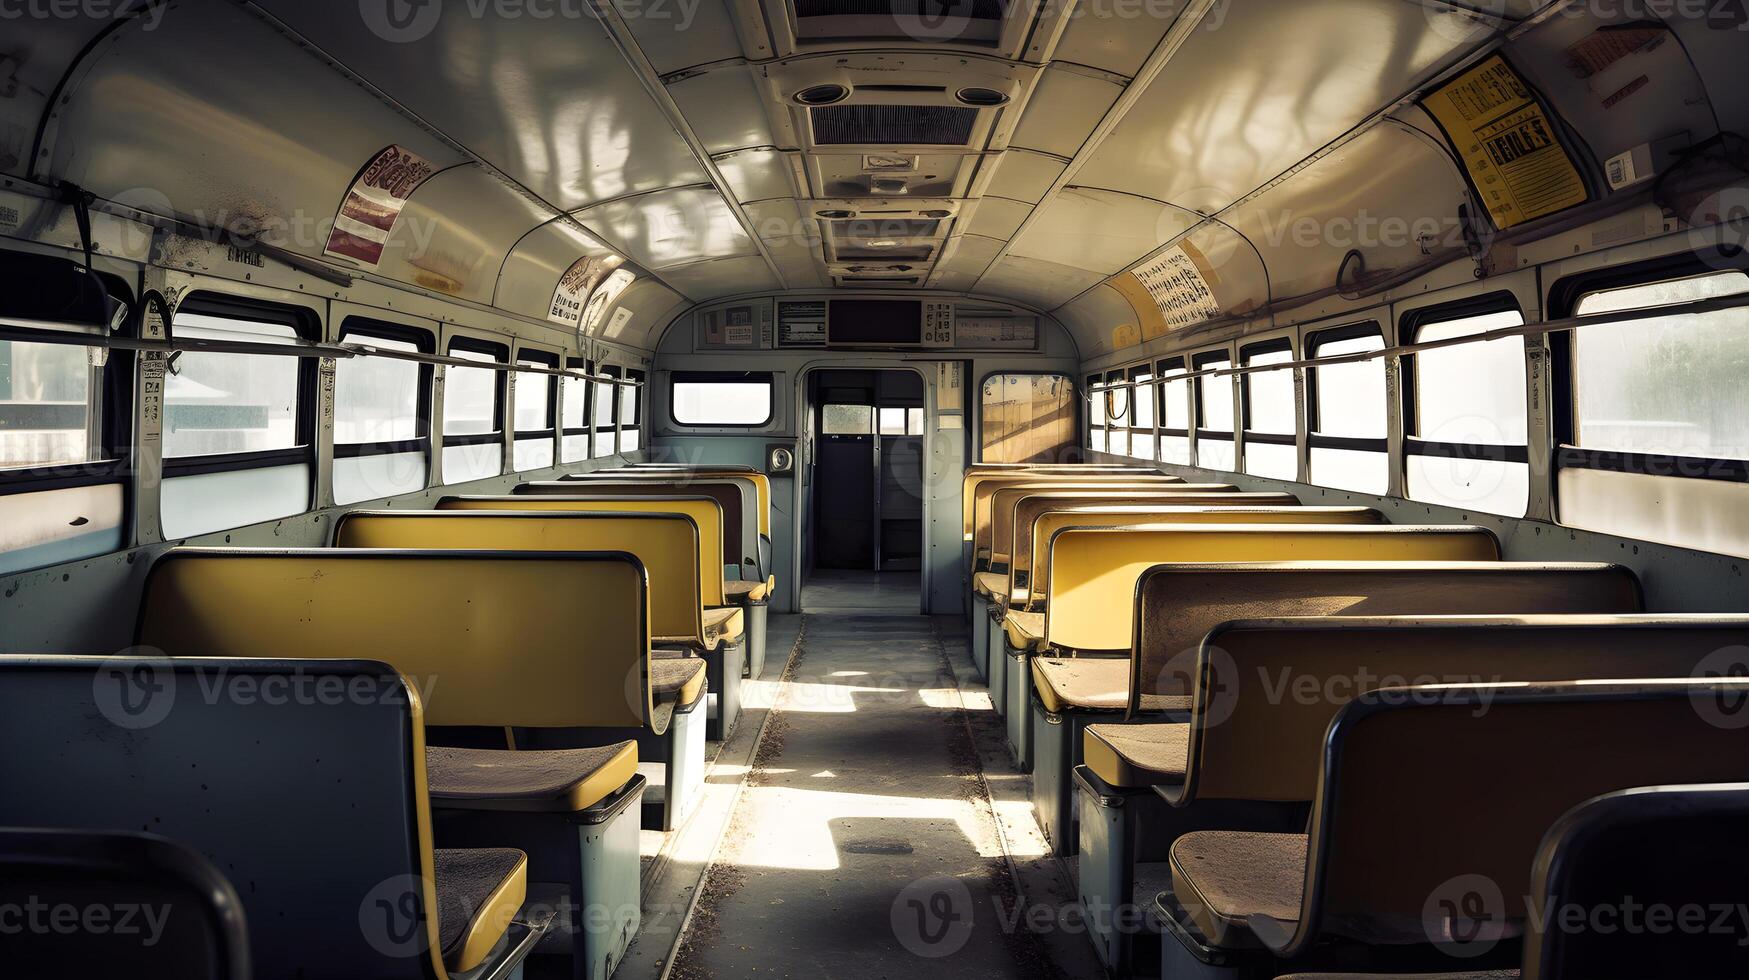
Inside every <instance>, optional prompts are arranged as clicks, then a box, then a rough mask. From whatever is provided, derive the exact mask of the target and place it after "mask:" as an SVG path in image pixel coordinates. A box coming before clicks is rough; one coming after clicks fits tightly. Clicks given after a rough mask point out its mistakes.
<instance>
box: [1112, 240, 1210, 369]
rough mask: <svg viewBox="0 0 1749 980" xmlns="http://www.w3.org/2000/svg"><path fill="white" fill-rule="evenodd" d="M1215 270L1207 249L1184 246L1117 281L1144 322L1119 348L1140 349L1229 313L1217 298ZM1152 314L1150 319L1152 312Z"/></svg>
mask: <svg viewBox="0 0 1749 980" xmlns="http://www.w3.org/2000/svg"><path fill="white" fill-rule="evenodd" d="M1215 281H1217V277H1216V276H1215V273H1214V269H1213V268H1212V267H1210V265H1209V263H1208V260H1207V259H1206V258H1204V257H1203V254H1202V252H1201V250H1199V249H1198V248H1197V247H1196V246H1195V245H1192V244H1191V243H1190V242H1180V243H1178V244H1177V245H1174V246H1172V247H1171V248H1169V249H1167V250H1166V251H1164V252H1162V253H1160V254H1159V255H1158V256H1156V257H1155V258H1153V259H1150V260H1149V261H1147V262H1144V263H1142V264H1141V265H1139V266H1136V267H1135V268H1134V269H1131V270H1130V271H1129V272H1126V273H1124V274H1122V275H1120V276H1117V277H1115V278H1114V279H1113V280H1112V285H1114V286H1115V287H1116V288H1117V290H1118V292H1120V293H1123V294H1124V297H1125V298H1126V299H1128V300H1129V301H1130V306H1131V308H1133V309H1135V310H1136V312H1137V315H1138V317H1139V318H1140V320H1141V323H1140V324H1139V325H1137V326H1136V327H1133V328H1132V329H1134V330H1135V331H1136V333H1135V334H1134V335H1133V336H1130V335H1126V336H1125V337H1124V338H1123V340H1122V342H1118V340H1117V338H1116V337H1114V338H1113V340H1114V343H1117V344H1118V346H1134V345H1136V344H1139V343H1141V342H1142V341H1144V340H1153V339H1154V338H1155V337H1158V336H1162V335H1164V334H1166V333H1168V332H1170V331H1173V330H1182V329H1184V328H1185V327H1193V326H1196V325H1197V324H1199V323H1203V322H1205V321H1208V320H1218V319H1220V318H1221V317H1223V316H1225V315H1226V312H1227V311H1226V310H1224V309H1222V308H1221V304H1220V303H1219V302H1218V301H1217V300H1216V299H1215V291H1214V287H1213V285H1211V284H1212V283H1213V282H1215ZM1150 310H1151V311H1152V314H1154V315H1149V314H1148V312H1147V311H1150Z"/></svg>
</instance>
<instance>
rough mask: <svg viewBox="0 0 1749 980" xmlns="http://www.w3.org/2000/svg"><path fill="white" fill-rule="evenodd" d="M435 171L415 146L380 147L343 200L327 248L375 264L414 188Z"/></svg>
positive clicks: (338, 255)
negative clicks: (408, 148) (415, 149)
mask: <svg viewBox="0 0 1749 980" xmlns="http://www.w3.org/2000/svg"><path fill="white" fill-rule="evenodd" d="M435 173H437V166H436V165H435V164H433V163H432V162H431V161H429V160H427V159H425V158H424V157H422V156H420V155H419V154H417V153H414V152H413V151H411V150H406V149H402V148H401V147H399V146H390V147H388V148H386V149H384V150H383V151H382V152H381V153H378V154H377V155H376V156H375V157H373V158H372V159H371V161H370V163H367V164H365V167H364V169H363V170H361V171H359V174H358V176H357V177H356V178H354V179H353V181H352V188H351V189H350V190H348V191H347V192H346V199H345V200H344V201H341V202H340V212H339V213H338V214H336V215H335V216H334V230H333V232H331V233H330V234H329V236H328V248H327V250H326V252H325V254H327V255H333V256H337V257H339V258H343V259H352V260H353V261H355V262H362V263H364V264H365V265H368V266H373V267H374V266H376V265H377V264H378V263H380V262H382V260H383V248H384V246H386V245H387V244H388V241H389V233H390V232H391V231H393V230H394V228H395V222H396V221H398V220H400V217H401V212H402V211H404V210H405V209H406V207H407V202H408V201H409V200H410V199H412V197H413V192H414V191H416V190H418V189H419V187H420V185H421V184H424V183H425V182H426V181H427V180H430V179H431V177H432V175H433V174H435Z"/></svg>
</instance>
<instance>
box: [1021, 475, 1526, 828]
mask: <svg viewBox="0 0 1749 980" xmlns="http://www.w3.org/2000/svg"><path fill="white" fill-rule="evenodd" d="M1303 509H1304V508H1294V507H1287V508H1281V509H1280V510H1279V511H1277V512H1276V513H1277V516H1285V515H1292V514H1295V513H1297V512H1299V511H1302V510H1303ZM1352 516H1353V517H1355V518H1361V519H1364V515H1363V514H1356V515H1352ZM1049 520H1050V517H1048V516H1047V517H1046V518H1041V523H1042V522H1047V521H1049ZM1499 547H1500V546H1499V542H1498V540H1496V539H1495V537H1494V535H1493V534H1492V533H1490V532H1489V531H1486V530H1484V529H1482V528H1477V527H1465V526H1461V525H1453V526H1441V527H1422V526H1415V525H1404V526H1393V525H1367V524H1349V525H1342V524H1285V525H1284V524H1273V525H1272V524H1257V523H1249V524H1207V525H1201V526H1198V525H1189V524H1150V525H1144V526H1141V527H1126V526H1121V525H1119V526H1103V525H1102V526H1085V527H1083V526H1070V527H1063V528H1061V529H1059V530H1056V531H1054V532H1052V533H1051V537H1050V538H1049V539H1048V544H1047V545H1045V546H1043V547H1041V548H1040V549H1039V550H1038V551H1037V552H1036V554H1038V555H1039V556H1040V560H1041V562H1042V564H1043V565H1044V566H1046V567H1048V568H1049V579H1048V587H1049V588H1050V590H1051V597H1050V601H1048V602H1046V603H1045V610H1044V616H1045V622H1044V646H1045V652H1047V653H1049V654H1050V655H1052V656H1056V657H1062V658H1068V657H1082V656H1087V655H1089V654H1094V655H1098V654H1108V655H1109V654H1113V653H1117V652H1120V651H1124V652H1127V651H1128V650H1129V648H1130V645H1131V643H1132V642H1133V636H1132V634H1133V632H1134V628H1135V627H1134V624H1135V618H1136V608H1135V595H1136V585H1137V583H1138V582H1139V581H1140V579H1141V576H1142V574H1143V573H1144V572H1146V571H1147V570H1148V569H1149V568H1151V567H1153V566H1154V565H1156V564H1160V563H1162V562H1172V561H1280V560H1292V559H1307V560H1339V559H1372V560H1377V561H1396V560H1403V561H1413V560H1446V561H1486V560H1494V559H1497V558H1499V556H1500V552H1499ZM1010 615H1012V613H1011V614H1010ZM1035 655H1036V654H1035ZM1009 660H1010V663H1009V667H1010V668H1013V669H1012V670H1011V671H1010V674H1011V676H1009V677H1008V678H1007V684H1006V687H1007V701H1008V718H1007V721H1008V730H1009V737H1010V738H1011V739H1012V740H1013V744H1014V745H1016V746H1018V745H1029V746H1030V747H1031V751H1030V756H1031V759H1030V761H1031V762H1032V771H1033V779H1032V800H1033V805H1034V807H1035V809H1037V811H1038V812H1039V815H1040V822H1041V824H1042V825H1043V827H1044V830H1045V833H1046V836H1047V837H1048V838H1049V839H1050V841H1051V844H1052V846H1053V847H1054V848H1055V849H1056V851H1057V853H1059V854H1072V853H1074V850H1075V847H1076V837H1075V813H1074V802H1075V797H1074V792H1073V789H1074V783H1073V779H1074V775H1073V773H1074V768H1075V766H1076V765H1078V764H1079V763H1080V755H1081V749H1082V736H1081V732H1082V729H1084V728H1085V727H1086V726H1087V724H1089V723H1090V722H1092V721H1097V720H1100V719H1102V718H1104V717H1106V716H1108V715H1109V714H1111V712H1109V711H1093V710H1084V709H1078V708H1076V707H1074V705H1075V703H1076V702H1077V701H1078V700H1079V698H1080V697H1081V695H1082V692H1081V691H1077V690H1076V688H1077V686H1078V685H1079V681H1078V679H1076V678H1070V677H1059V676H1055V675H1053V677H1052V683H1053V685H1054V686H1055V689H1056V691H1057V693H1058V695H1059V696H1060V697H1061V699H1062V701H1063V702H1064V704H1065V705H1067V706H1068V707H1066V708H1065V709H1064V710H1062V711H1058V712H1051V711H1046V710H1045V709H1044V707H1043V706H1042V705H1041V704H1038V703H1036V701H1035V699H1034V697H1033V683H1032V681H1033V672H1032V671H1031V670H1030V669H1028V668H1027V667H1026V663H1025V661H1024V660H1017V659H1016V658H1014V657H1009ZM1104 667H1105V669H1106V670H1107V671H1108V674H1107V676H1108V677H1109V676H1110V674H1109V672H1111V671H1114V670H1116V669H1117V668H1115V667H1114V666H1113V665H1111V664H1107V665H1104ZM1096 669H1097V668H1096ZM1087 676H1088V677H1089V678H1091V677H1093V676H1094V675H1092V674H1088V675H1087ZM1126 687H1127V681H1126ZM1094 690H1095V691H1097V687H1095V689H1094ZM1127 700H1128V699H1127V696H1126V697H1125V699H1124V702H1123V703H1120V704H1119V705H1118V707H1117V709H1116V710H1117V711H1124V710H1126V709H1127Z"/></svg>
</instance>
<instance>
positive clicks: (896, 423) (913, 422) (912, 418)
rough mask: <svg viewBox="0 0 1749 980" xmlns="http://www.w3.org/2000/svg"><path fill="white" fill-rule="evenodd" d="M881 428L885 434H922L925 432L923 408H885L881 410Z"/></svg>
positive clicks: (882, 433) (881, 432)
mask: <svg viewBox="0 0 1749 980" xmlns="http://www.w3.org/2000/svg"><path fill="white" fill-rule="evenodd" d="M880 430H881V431H880V434H881V435H883V436H920V435H922V434H923V409H921V408H883V409H881V410H880Z"/></svg>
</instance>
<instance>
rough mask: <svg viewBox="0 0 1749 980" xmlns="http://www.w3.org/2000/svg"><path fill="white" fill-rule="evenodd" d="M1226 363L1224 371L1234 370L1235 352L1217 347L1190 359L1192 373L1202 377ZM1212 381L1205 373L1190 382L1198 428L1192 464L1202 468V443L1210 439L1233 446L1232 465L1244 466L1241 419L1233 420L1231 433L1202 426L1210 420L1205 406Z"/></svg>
mask: <svg viewBox="0 0 1749 980" xmlns="http://www.w3.org/2000/svg"><path fill="white" fill-rule="evenodd" d="M1223 361H1224V362H1226V365H1227V367H1226V368H1225V370H1232V368H1233V365H1234V361H1233V351H1232V349H1231V348H1228V347H1218V348H1215V349H1213V350H1205V351H1203V352H1202V353H1200V354H1193V355H1191V358H1190V364H1191V370H1190V373H1191V374H1201V372H1203V371H1208V370H1211V368H1210V367H1209V365H1210V364H1215V363H1217V362H1223ZM1212 370H1216V371H1218V370H1222V369H1221V368H1213V369H1212ZM1241 377H1243V375H1241ZM1209 380H1211V379H1210V376H1209V375H1206V374H1203V375H1201V376H1200V377H1195V378H1192V379H1190V381H1191V384H1190V404H1191V423H1192V424H1193V425H1194V426H1195V427H1196V438H1195V439H1193V440H1192V441H1191V457H1192V458H1193V459H1195V460H1196V462H1195V463H1193V464H1192V465H1195V466H1199V467H1200V466H1202V462H1201V458H1202V457H1201V443H1202V441H1203V440H1204V439H1207V440H1209V441H1210V442H1227V443H1232V444H1233V465H1235V466H1243V465H1244V461H1243V460H1241V459H1240V458H1239V455H1238V438H1239V426H1240V425H1241V424H1242V423H1243V420H1242V419H1240V418H1239V417H1238V416H1237V414H1235V415H1234V417H1233V428H1232V429H1231V430H1227V431H1222V430H1220V429H1210V428H1208V427H1207V426H1206V425H1204V424H1203V423H1205V422H1207V421H1208V405H1207V404H1206V402H1207V398H1206V394H1207V388H1208V385H1207V382H1208V381H1209ZM1234 387H1235V389H1236V388H1237V386H1234Z"/></svg>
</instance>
